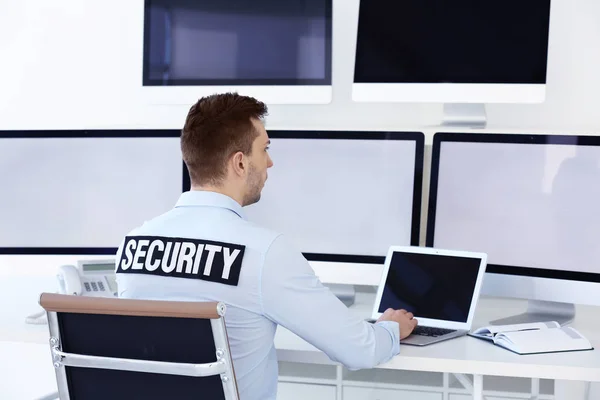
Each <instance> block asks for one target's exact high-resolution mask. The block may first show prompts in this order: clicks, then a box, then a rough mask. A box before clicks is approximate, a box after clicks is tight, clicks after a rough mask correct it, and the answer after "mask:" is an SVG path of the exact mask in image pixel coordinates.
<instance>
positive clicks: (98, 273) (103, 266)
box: [25, 259, 118, 325]
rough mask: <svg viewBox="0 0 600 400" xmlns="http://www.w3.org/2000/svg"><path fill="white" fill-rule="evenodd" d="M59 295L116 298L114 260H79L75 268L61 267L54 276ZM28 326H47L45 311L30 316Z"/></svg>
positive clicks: (70, 266)
mask: <svg viewBox="0 0 600 400" xmlns="http://www.w3.org/2000/svg"><path fill="white" fill-rule="evenodd" d="M56 279H57V281H58V290H59V293H61V294H69V295H74V296H92V297H117V296H118V290H117V279H116V275H115V260H110V259H108V260H80V261H78V262H77V266H74V265H61V266H60V267H59V268H58V273H57V274H56ZM25 322H27V323H28V324H36V325H44V324H47V323H48V321H47V317H46V312H45V311H40V312H39V313H36V314H33V315H30V316H29V317H27V318H26V320H25Z"/></svg>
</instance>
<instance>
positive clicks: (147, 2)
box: [142, 0, 333, 97]
mask: <svg viewBox="0 0 600 400" xmlns="http://www.w3.org/2000/svg"><path fill="white" fill-rule="evenodd" d="M323 1H324V2H325V60H324V62H325V76H324V77H323V78H321V79H297V78H290V79H268V78H262V79H175V80H169V81H167V82H163V81H162V80H155V79H150V78H149V69H150V67H149V59H150V26H149V25H150V18H149V12H150V11H149V8H150V7H151V3H152V0H144V10H143V12H144V23H143V45H142V49H143V51H142V53H143V54H142V86H143V87H179V88H183V87H188V88H189V87H199V86H204V87H207V88H203V89H204V91H207V90H210V91H211V93H212V92H220V91H224V90H218V88H219V87H227V88H229V89H228V90H227V91H230V90H235V88H244V87H255V88H256V87H277V86H291V87H292V88H293V87H303V86H331V85H332V75H333V62H332V58H333V57H332V49H333V29H332V27H333V0H323ZM259 97H260V96H259ZM269 97H270V96H269Z"/></svg>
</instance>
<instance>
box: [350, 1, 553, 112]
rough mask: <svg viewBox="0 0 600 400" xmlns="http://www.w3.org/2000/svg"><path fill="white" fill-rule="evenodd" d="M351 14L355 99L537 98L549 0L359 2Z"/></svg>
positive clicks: (469, 100) (541, 92) (543, 70)
mask: <svg viewBox="0 0 600 400" xmlns="http://www.w3.org/2000/svg"><path fill="white" fill-rule="evenodd" d="M358 14H359V16H358V30H357V39H356V57H355V65H354V83H353V86H352V99H353V100H354V101H358V102H381V101H384V102H442V103H541V102H543V101H544V98H545V87H546V70H547V60H548V57H547V55H548V38H549V30H550V0H537V1H522V0H505V1H502V2H491V1H473V0H453V1H439V0H438V1H414V0H380V1H366V0H363V1H360V8H359V13H358Z"/></svg>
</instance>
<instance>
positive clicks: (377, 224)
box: [244, 138, 416, 256]
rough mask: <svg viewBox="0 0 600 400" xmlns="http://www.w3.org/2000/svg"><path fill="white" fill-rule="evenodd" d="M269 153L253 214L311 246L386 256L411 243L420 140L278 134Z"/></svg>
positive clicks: (256, 219)
mask: <svg viewBox="0 0 600 400" xmlns="http://www.w3.org/2000/svg"><path fill="white" fill-rule="evenodd" d="M269 154H270V155H271V158H272V159H273V163H274V167H273V168H271V169H270V170H269V171H268V172H269V178H268V179H267V182H266V184H265V188H264V189H263V192H262V195H261V199H260V201H259V202H258V203H256V204H253V205H251V206H248V207H245V208H244V211H245V212H246V215H247V217H248V219H249V220H250V221H253V222H256V223H258V224H259V225H261V226H265V227H267V228H271V229H274V230H276V231H278V232H281V233H283V234H284V235H286V236H287V237H288V238H289V239H290V240H291V241H292V242H293V243H295V245H296V246H297V247H298V249H299V250H300V251H302V252H308V253H330V254H331V253H333V254H358V255H376V256H385V254H386V253H387V250H388V248H389V246H391V245H409V244H410V238H411V230H412V214H413V193H414V184H415V182H414V177H415V157H416V142H415V141H412V140H355V139H352V140H350V139H348V140H344V139H280V138H273V139H271V146H270V150H269ZM307 161H308V162H307ZM300 166H301V167H300ZM366 232H368V235H365V233H366Z"/></svg>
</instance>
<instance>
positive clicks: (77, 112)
mask: <svg viewBox="0 0 600 400" xmlns="http://www.w3.org/2000/svg"><path fill="white" fill-rule="evenodd" d="M5 1H8V3H7V4H8V5H9V6H7V7H3V10H2V13H1V14H0V32H1V33H2V35H0V49H1V50H2V54H3V57H4V58H5V59H7V60H11V62H9V63H4V64H2V65H1V66H0V72H1V73H0V87H2V91H0V113H1V114H2V120H1V125H0V128H1V129H10V128H24V127H27V128H28V129H34V128H41V129H55V128H64V127H74V128H77V127H88V128H91V127H111V128H112V127H125V126H127V127H132V126H138V127H148V128H157V127H160V128H174V129H179V128H181V126H182V124H183V121H184V118H185V115H186V114H187V111H188V109H189V107H190V106H191V103H189V104H185V105H181V106H151V105H148V103H149V102H148V100H147V99H146V98H145V97H144V96H145V95H144V94H143V93H139V90H138V89H139V87H140V86H141V82H142V78H141V68H140V66H141V57H142V43H143V37H142V18H143V13H142V11H141V10H143V1H141V0H134V1H125V2H124V1H122V0H105V1H102V2H91V1H80V0H56V1H53V2H48V1H46V0H28V1H19V0H5ZM358 5H359V0H334V1H333V19H334V20H333V44H332V49H333V75H332V79H333V88H334V93H333V100H332V102H331V104H328V105H295V106H292V105H272V107H270V110H269V111H270V116H269V118H268V124H269V127H270V128H271V129H282V128H290V129H307V128H319V129H326V128H327V129H335V128H337V129H365V130H370V129H377V130H387V129H389V130H393V129H398V128H399V127H400V128H402V129H406V127H410V128H411V129H413V128H415V129H416V130H418V129H419V128H420V127H424V126H430V125H432V124H437V123H439V122H440V120H441V110H442V105H441V104H424V103H403V104H398V103H388V104H383V103H355V102H353V101H352V82H353V69H354V53H355V42H356V28H357V18H358ZM115 10H119V12H115ZM598 15H600V2H598V1H597V0H553V1H552V19H551V29H550V47H549V52H548V57H549V65H548V85H547V87H546V92H547V93H546V101H545V102H544V103H542V104H535V105H528V106H523V105H522V104H488V105H487V112H488V123H489V124H488V126H489V127H493V128H497V127H498V126H500V127H502V128H503V129H504V128H510V127H512V128H515V129H519V130H520V131H521V132H522V131H523V130H525V129H526V130H530V129H538V130H556V131H560V130H561V129H568V130H569V131H573V130H575V129H577V130H579V131H586V132H588V133H589V132H593V131H594V130H597V129H596V128H598V127H600V121H599V119H598V107H599V104H600V99H599V98H598V96H597V93H598V92H600V75H599V74H598V73H597V72H598V64H599V63H600V53H599V52H598V51H597V48H598V46H599V45H600V25H599V24H598ZM107 27H110V29H107ZM73 32H77V34H73ZM74 49H76V51H74ZM216 89H217V88H212V90H216ZM190 95H191V96H193V97H195V98H196V99H197V97H199V96H200V95H201V93H200V92H194V93H190ZM279 95H280V96H284V97H279V98H277V99H276V100H278V101H285V100H286V97H289V98H292V97H295V96H293V95H291V94H288V92H287V91H286V90H285V89H284V88H282V90H281V91H280V92H279ZM308 100H310V99H308ZM41 104H43V107H41V106H38V105H41ZM32 110H35V111H32ZM433 131H434V129H433V128H429V131H428V138H430V134H431V132H433Z"/></svg>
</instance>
